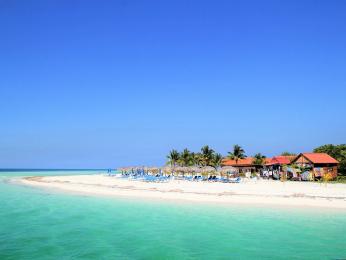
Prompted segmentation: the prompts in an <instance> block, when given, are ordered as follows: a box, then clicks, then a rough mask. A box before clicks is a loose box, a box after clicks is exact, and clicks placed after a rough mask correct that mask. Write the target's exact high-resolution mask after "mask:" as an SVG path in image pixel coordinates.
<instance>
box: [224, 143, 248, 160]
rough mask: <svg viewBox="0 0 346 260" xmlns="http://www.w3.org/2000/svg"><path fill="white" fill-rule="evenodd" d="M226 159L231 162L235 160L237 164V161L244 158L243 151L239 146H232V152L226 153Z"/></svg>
mask: <svg viewBox="0 0 346 260" xmlns="http://www.w3.org/2000/svg"><path fill="white" fill-rule="evenodd" d="M227 157H228V158H229V159H231V160H235V163H236V164H237V163H238V161H239V159H244V158H246V155H245V151H244V149H243V148H241V146H239V145H237V144H236V145H234V146H233V152H228V156H227Z"/></svg>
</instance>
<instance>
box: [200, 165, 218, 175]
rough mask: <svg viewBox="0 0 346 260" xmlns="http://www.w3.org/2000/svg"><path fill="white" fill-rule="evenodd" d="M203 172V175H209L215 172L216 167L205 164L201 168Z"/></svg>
mask: <svg viewBox="0 0 346 260" xmlns="http://www.w3.org/2000/svg"><path fill="white" fill-rule="evenodd" d="M201 172H202V174H203V175H207V176H209V175H210V174H211V173H215V172H216V170H215V168H214V167H211V166H204V167H202V168H201Z"/></svg>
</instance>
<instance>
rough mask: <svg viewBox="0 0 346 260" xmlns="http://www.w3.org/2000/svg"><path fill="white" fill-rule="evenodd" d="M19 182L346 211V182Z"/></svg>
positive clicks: (83, 178)
mask: <svg viewBox="0 0 346 260" xmlns="http://www.w3.org/2000/svg"><path fill="white" fill-rule="evenodd" d="M19 182H20V183H21V184H24V185H29V186H34V187H41V188H48V189H56V190H61V191H65V192H72V193H78V194H89V195H97V196H107V197H118V198H120V197H122V198H138V199H155V200H162V201H168V200H169V201H190V202H198V203H208V204H210V203H215V204H223V205H225V206H227V205H228V206H230V205H235V204H237V205H263V206H270V205H276V206H284V207H285V206H288V207H317V208H334V209H343V210H346V185H345V184H319V183H309V182H304V183H302V182H300V183H298V182H284V183H282V182H279V181H268V180H260V181H247V182H242V183H234V184H231V183H213V182H211V183H210V182H190V181H183V180H173V181H170V182H165V183H151V182H143V181H138V180H128V179H122V178H118V177H110V176H105V175H74V176H37V177H24V178H21V179H19Z"/></svg>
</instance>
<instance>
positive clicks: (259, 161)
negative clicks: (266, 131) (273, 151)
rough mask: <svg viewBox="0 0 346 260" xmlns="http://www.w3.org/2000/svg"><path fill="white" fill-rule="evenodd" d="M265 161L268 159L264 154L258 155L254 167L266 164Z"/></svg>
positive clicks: (255, 157)
mask: <svg viewBox="0 0 346 260" xmlns="http://www.w3.org/2000/svg"><path fill="white" fill-rule="evenodd" d="M265 159H266V157H265V156H264V155H263V154H261V153H256V154H255V155H254V157H253V161H252V163H253V164H254V165H263V164H265Z"/></svg>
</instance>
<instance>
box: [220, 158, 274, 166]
mask: <svg viewBox="0 0 346 260" xmlns="http://www.w3.org/2000/svg"><path fill="white" fill-rule="evenodd" d="M253 160H254V158H253V157H247V158H244V159H239V160H238V162H236V160H231V159H224V160H223V162H222V165H223V166H253ZM270 161H271V158H265V159H264V162H265V163H268V162H270Z"/></svg>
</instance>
